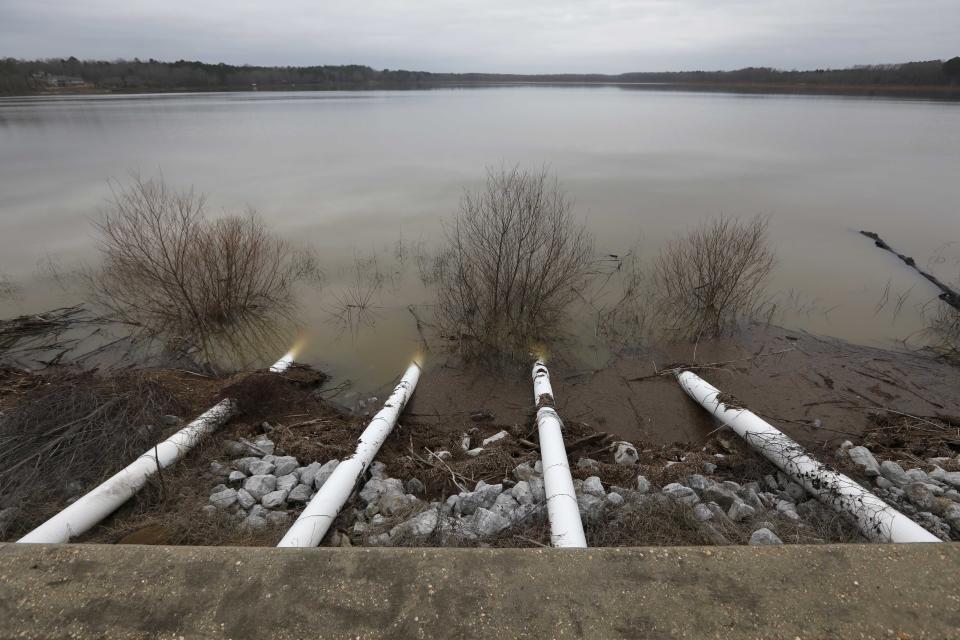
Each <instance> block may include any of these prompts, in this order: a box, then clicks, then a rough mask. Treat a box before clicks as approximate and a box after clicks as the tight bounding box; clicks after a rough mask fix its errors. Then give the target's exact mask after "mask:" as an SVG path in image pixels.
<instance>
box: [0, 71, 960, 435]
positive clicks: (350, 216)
mask: <svg viewBox="0 0 960 640" xmlns="http://www.w3.org/2000/svg"><path fill="white" fill-rule="evenodd" d="M958 148H960V104H957V103H950V102H935V101H926V100H899V99H883V98H848V97H823V96H795V95H794V96H784V95H734V94H724V93H685V92H660V91H643V92H637V91H628V90H623V89H620V88H616V87H602V88H601V87H500V88H483V89H469V90H465V89H444V90H428V91H401V92H381V91H378V92H319V93H317V92H304V93H259V94H258V93H236V94H190V95H137V96H75V97H49V98H5V99H0V193H2V195H3V197H2V198H0V274H2V275H3V276H4V278H6V279H8V280H10V281H12V282H13V284H14V285H15V286H16V291H15V295H13V296H10V297H6V298H4V299H2V300H0V315H2V316H5V317H6V316H10V315H13V314H18V313H28V312H35V311H40V310H43V309H46V308H49V307H52V306H56V305H61V304H65V303H69V302H73V301H75V300H76V299H77V297H78V295H77V293H76V292H75V291H71V290H67V291H64V290H63V289H61V288H60V287H59V286H58V284H57V282H56V281H55V280H54V279H53V278H52V277H51V276H50V273H51V269H50V266H51V265H54V266H55V268H56V269H57V270H59V271H60V272H61V273H67V274H68V273H69V272H70V271H71V270H72V269H75V268H76V267H77V266H79V265H80V264H81V263H83V262H91V261H94V260H95V259H96V251H95V241H96V239H95V237H94V236H93V234H92V231H91V226H90V223H89V218H90V217H93V216H96V215H97V213H98V211H99V210H100V209H101V208H102V207H103V206H104V204H105V201H106V199H107V197H108V196H109V186H108V181H111V180H117V181H120V182H123V181H125V180H126V178H127V176H128V174H129V173H130V172H131V171H139V172H141V173H142V174H143V175H144V176H146V177H156V176H158V175H160V174H161V173H162V175H163V176H164V177H165V178H166V180H167V181H168V182H169V183H171V184H173V185H176V186H189V185H193V186H195V187H196V189H198V190H200V191H204V192H206V193H207V194H208V195H209V198H210V210H211V211H212V212H213V213H219V212H220V211H221V210H223V209H230V210H239V209H242V208H243V207H245V206H247V205H249V206H252V207H254V208H256V209H257V210H258V211H259V212H260V213H261V215H262V216H263V217H264V219H265V220H266V221H267V222H268V224H269V225H270V226H271V227H272V228H274V229H275V230H276V231H278V232H279V233H280V234H282V235H283V236H284V237H286V238H289V239H291V240H293V241H294V242H297V243H301V244H304V245H310V246H313V247H315V248H317V249H318V250H319V251H320V253H321V255H322V266H323V267H324V269H325V271H326V275H327V283H326V286H325V287H324V288H323V290H321V291H317V290H313V289H309V290H304V291H303V293H302V296H301V298H302V300H301V302H302V306H301V310H300V318H299V319H300V321H301V323H302V325H303V326H304V337H305V345H306V346H305V348H304V349H303V351H302V352H301V354H300V358H301V359H302V360H304V361H306V362H310V363H312V364H315V365H317V366H320V367H322V368H324V369H325V370H329V371H331V372H332V374H333V376H334V381H335V382H337V381H342V380H344V379H351V380H352V381H353V382H354V383H355V388H356V389H358V390H360V391H363V392H367V391H369V390H370V389H375V388H379V387H381V386H382V385H384V384H385V383H387V382H388V381H389V380H391V379H392V378H393V377H394V376H395V375H397V374H398V373H399V372H400V371H402V369H403V367H404V366H405V364H406V363H407V362H408V360H409V358H410V356H411V354H412V353H413V352H414V351H415V350H416V348H417V345H418V342H419V337H418V334H417V332H416V330H415V320H414V318H413V315H412V314H411V313H410V312H409V311H408V305H411V304H414V305H418V306H417V309H419V312H420V313H423V314H426V315H429V305H430V302H431V293H430V291H429V290H428V289H426V288H424V287H423V286H422V284H421V283H420V282H419V278H418V260H417V258H418V256H419V255H421V254H422V253H423V252H425V251H429V250H430V248H431V247H433V246H435V245H436V243H437V242H438V241H439V240H440V238H441V236H442V233H441V229H440V223H441V221H442V220H444V219H449V217H450V216H451V215H452V214H454V213H455V212H456V211H457V208H458V202H459V198H460V195H461V193H462V189H464V188H475V187H477V186H479V185H480V184H481V182H482V180H483V176H484V167H485V166H487V165H501V164H505V165H508V166H510V165H513V164H514V163H519V164H521V165H524V166H528V167H539V166H541V165H543V164H546V165H548V166H549V168H550V169H551V170H552V171H553V172H555V173H556V174H557V176H558V177H559V178H560V179H561V181H562V184H563V186H564V187H565V188H566V189H567V190H568V191H569V193H570V195H571V196H572V197H573V198H574V200H575V202H576V211H577V212H578V215H579V216H581V218H582V219H584V220H585V222H586V223H587V224H588V226H589V228H590V230H591V231H592V232H593V233H594V234H595V235H596V238H597V254H598V257H599V256H602V255H605V254H608V253H614V254H618V255H623V254H625V253H626V252H628V251H630V250H631V249H633V250H636V251H637V252H638V253H639V255H640V256H641V259H642V260H643V261H649V259H650V258H651V257H652V255H653V254H655V252H656V250H657V249H658V248H659V247H660V246H661V245H662V244H663V242H664V241H665V240H666V239H667V238H669V237H671V236H672V235H673V234H675V233H678V232H682V231H684V230H686V229H688V228H690V227H691V226H692V225H694V224H696V223H697V222H698V221H700V220H703V219H705V218H709V217H711V216H716V215H718V214H727V215H746V216H752V215H755V214H761V215H767V216H769V217H770V233H771V239H772V242H773V245H774V247H775V250H776V253H777V257H778V267H777V270H776V272H775V274H774V277H773V281H772V283H771V290H772V291H773V292H775V294H776V296H777V302H778V306H779V310H780V311H779V314H778V318H777V321H778V322H779V323H781V324H784V325H786V326H788V327H791V328H794V329H803V330H807V331H810V332H813V333H816V334H824V335H832V336H837V337H840V338H844V339H846V340H850V341H853V342H857V343H860V344H868V345H879V344H887V343H889V342H890V341H893V340H902V339H908V338H910V339H913V338H915V337H916V336H917V335H918V334H917V332H918V331H919V330H920V329H921V328H922V327H923V323H924V321H923V318H922V314H921V310H922V307H923V305H925V304H927V303H929V301H930V300H931V299H932V298H933V297H934V295H935V293H936V292H935V291H933V290H932V288H931V287H930V286H929V285H928V284H927V283H926V282H923V281H922V280H920V279H919V278H918V276H917V275H916V274H915V273H913V272H911V271H910V270H908V269H907V268H905V267H904V265H902V264H901V263H900V262H899V261H898V260H897V259H896V258H895V257H893V256H891V255H889V254H887V253H885V252H882V251H879V250H878V249H876V248H874V247H873V246H872V244H871V243H870V241H868V240H867V239H865V238H863V237H861V236H859V235H858V234H856V233H855V230H857V229H861V228H867V229H871V230H874V231H877V232H879V233H880V234H881V235H882V236H883V237H884V238H886V239H887V240H888V241H889V242H890V243H891V244H892V245H893V246H895V247H896V248H897V249H898V250H900V251H902V252H904V253H907V254H908V255H912V256H914V257H915V258H917V260H918V263H920V264H922V265H924V266H926V267H928V268H929V269H930V270H931V271H932V272H934V273H935V274H936V275H937V276H938V277H940V278H941V279H943V280H944V281H954V280H956V278H957V275H958V273H960V247H958V245H956V244H953V243H955V242H956V241H957V240H960V215H958V214H960V212H958V210H957V206H958V205H957V203H958V202H960V181H957V180H956V175H957V170H958V168H960V165H958V162H960V158H958V155H957V149H958ZM374 258H375V261H374V260H373V259H374ZM358 260H359V261H360V263H361V264H362V265H363V270H364V271H365V272H370V271H372V272H375V273H376V274H377V277H378V279H379V281H380V282H381V284H380V286H378V287H377V288H376V291H375V295H373V297H372V301H371V305H370V308H369V312H368V313H366V314H364V317H363V318H362V319H357V320H356V321H355V322H354V323H353V324H350V323H347V324H344V323H342V322H338V320H337V318H336V316H337V308H338V306H339V305H340V303H341V302H342V300H344V299H345V298H346V297H348V295H349V292H350V291H351V290H352V289H353V288H354V287H355V284H356V280H357V275H356V264H357V261H358ZM901 301H902V304H899V305H898V303H899V302H901ZM593 320H594V319H593V318H592V316H591V315H590V314H589V313H581V314H580V315H578V316H577V317H576V318H574V322H573V323H572V325H571V327H569V331H570V332H571V334H572V335H573V336H574V339H573V340H571V341H570V342H569V344H567V345H565V346H564V347H563V348H564V349H565V350H566V353H565V354H564V356H565V357H566V359H569V360H572V361H575V363H574V366H573V367H572V368H574V369H576V368H581V369H596V368H599V367H600V366H602V365H603V364H605V363H607V362H608V361H610V359H611V355H612V354H611V353H610V351H609V349H608V348H607V347H606V345H604V344H602V341H598V340H596V339H595V331H596V325H595V322H594V321H593ZM290 339H291V340H292V339H293V338H292V336H291V338H290ZM718 348H720V347H718ZM701 355H704V356H705V354H701ZM433 364H438V362H436V361H434V363H433ZM645 366H646V365H644V364H643V363H635V364H631V365H629V367H633V368H632V369H630V371H629V372H628V373H626V374H624V375H633V374H635V373H638V372H642V371H643V370H644V367H645ZM623 367H628V365H625V364H623V363H620V362H618V363H617V364H615V368H614V369H613V370H611V371H610V372H608V373H605V374H602V375H600V376H599V377H600V381H597V382H594V383H592V384H593V387H592V390H591V392H590V393H596V394H597V395H596V396H595V398H596V399H595V400H593V401H592V402H591V403H590V405H589V407H588V406H587V404H585V403H586V400H584V401H583V402H584V404H581V405H576V407H577V409H576V410H577V412H580V411H583V412H587V411H590V410H594V411H595V412H596V414H597V415H605V416H608V418H607V419H608V420H609V421H611V422H613V421H618V422H619V423H625V421H626V418H628V417H630V416H632V415H633V409H632V408H630V409H629V410H627V409H624V408H623V407H620V406H619V405H617V403H616V402H612V403H611V402H606V401H604V400H603V399H602V398H603V397H604V396H603V394H604V393H607V392H610V390H612V389H616V388H618V385H622V384H623V383H622V381H621V380H620V378H619V377H618V376H619V375H620V373H623V372H622V370H621V369H622V368H623ZM831 375H832V374H831ZM594 378H596V376H595V377H594ZM605 378H608V379H605ZM474 383H475V384H476V385H479V386H478V387H477V389H478V391H475V392H474V391H471V395H472V394H474V393H480V394H482V391H479V389H482V388H483V385H484V384H490V382H489V381H485V380H483V379H482V378H481V379H479V380H474ZM660 386H663V387H664V388H667V387H668V386H669V385H668V383H666V382H663V381H657V382H652V383H646V386H645V387H644V389H657V388H658V387H660ZM573 388H574V389H581V388H582V389H587V388H591V387H590V385H589V384H586V386H584V385H580V386H574V387H573ZM443 393H447V392H446V391H444V390H443V389H442V388H440V389H436V390H434V389H431V388H429V387H428V386H426V385H425V387H424V388H423V389H421V391H420V395H421V398H430V397H431V396H434V395H435V396H437V397H439V395H440V394H443ZM645 393H646V391H645ZM771 393H772V390H771ZM638 401H639V402H641V403H643V402H645V401H644V400H643V399H640V400H638ZM504 402H506V400H505V401H504ZM510 402H511V403H513V404H519V405H520V406H524V407H525V406H526V405H527V398H526V391H525V390H524V391H523V392H522V393H521V391H520V388H519V387H518V389H517V394H516V397H515V398H513V399H511V400H510ZM571 402H573V400H571ZM435 404H440V402H439V400H437V402H436V403H435ZM595 405H599V406H595ZM606 405H617V406H618V408H617V409H613V408H610V407H609V406H606ZM638 411H640V412H641V413H643V415H644V416H646V418H645V420H646V421H647V423H648V424H647V427H646V428H647V429H648V430H653V431H652V432H656V433H658V434H661V433H662V434H663V435H662V437H664V438H667V437H670V436H672V435H676V436H677V437H681V436H688V437H689V436H690V435H693V434H695V433H696V432H697V431H696V430H697V429H700V430H702V429H705V428H707V426H706V425H705V424H704V423H703V420H702V418H695V417H694V416H690V418H691V420H690V424H691V425H692V426H686V427H684V428H685V429H687V430H688V431H689V430H693V431H691V432H690V433H685V432H684V430H683V429H680V428H679V427H678V429H679V430H678V431H677V432H676V433H675V434H674V433H669V432H668V431H669V429H668V428H667V427H662V426H660V425H661V424H662V422H663V421H662V420H660V419H658V418H657V416H658V413H657V411H656V409H655V408H650V407H645V406H644V407H638ZM658 437H659V436H658Z"/></svg>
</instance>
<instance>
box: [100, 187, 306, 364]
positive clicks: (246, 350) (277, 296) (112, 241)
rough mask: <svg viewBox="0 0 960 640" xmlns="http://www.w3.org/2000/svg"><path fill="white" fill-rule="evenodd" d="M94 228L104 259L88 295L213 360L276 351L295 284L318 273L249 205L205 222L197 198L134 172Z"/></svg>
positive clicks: (132, 321)
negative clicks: (239, 213)
mask: <svg viewBox="0 0 960 640" xmlns="http://www.w3.org/2000/svg"><path fill="white" fill-rule="evenodd" d="M96 228H97V231H98V232H99V234H100V251H101V254H102V257H103V260H102V263H101V265H100V266H99V267H98V268H97V269H95V270H93V271H90V272H88V273H87V275H86V281H87V284H88V288H89V290H90V292H91V294H92V297H93V298H94V300H95V301H96V302H97V303H99V304H100V305H102V306H103V307H105V308H106V309H107V310H109V312H110V313H111V314H112V315H114V316H115V317H116V318H117V319H119V320H122V321H124V322H127V323H129V324H131V325H132V326H135V327H137V328H138V330H139V331H141V332H143V333H146V334H148V335H150V336H157V337H163V338H164V339H166V341H167V343H168V344H178V345H179V346H181V347H182V346H188V347H191V348H194V349H197V348H198V349H200V350H201V351H202V352H203V353H204V354H205V355H206V359H207V360H208V361H210V362H213V363H221V364H222V363H224V359H226V360H227V361H228V362H230V363H232V364H238V362H237V361H238V359H244V358H249V357H253V356H256V355H261V354H262V353H263V352H264V351H269V352H271V353H272V352H273V351H276V350H277V347H278V346H282V345H280V344H277V343H278V342H279V343H282V342H284V339H283V338H281V337H280V336H279V334H278V327H279V326H281V325H282V324H283V323H284V322H286V321H289V320H291V319H292V315H291V313H292V310H293V308H294V307H295V298H294V285H295V284H296V283H297V282H298V281H301V280H304V279H317V278H319V270H318V268H317V266H316V264H315V261H314V259H313V257H312V255H311V254H310V253H307V252H304V251H299V250H296V249H294V248H292V247H291V246H290V245H289V243H287V242H285V241H284V240H282V239H280V238H278V237H276V236H274V235H273V234H272V233H270V232H269V231H268V230H267V229H266V227H265V226H264V224H263V222H262V221H261V220H260V219H259V218H258V217H257V216H256V214H255V213H254V212H253V211H252V210H251V211H248V212H246V213H245V214H244V215H242V216H226V217H222V218H218V219H209V218H208V217H207V215H206V212H205V198H204V197H203V196H202V195H197V194H195V193H194V192H193V191H192V190H191V191H183V192H180V191H175V190H172V189H170V188H168V187H167V185H166V184H164V183H163V182H162V181H153V180H147V181H144V180H142V179H139V178H137V179H135V180H134V181H133V182H132V183H131V184H130V185H129V186H128V187H126V188H121V189H119V190H117V191H115V193H114V198H113V200H112V202H111V206H110V208H109V210H108V211H106V212H105V213H104V215H103V217H102V219H101V220H100V221H98V222H97V223H96Z"/></svg>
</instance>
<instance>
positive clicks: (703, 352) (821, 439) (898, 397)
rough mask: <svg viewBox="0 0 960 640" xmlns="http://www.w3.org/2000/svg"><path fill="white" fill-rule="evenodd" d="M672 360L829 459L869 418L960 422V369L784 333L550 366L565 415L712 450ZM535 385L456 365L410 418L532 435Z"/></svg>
mask: <svg viewBox="0 0 960 640" xmlns="http://www.w3.org/2000/svg"><path fill="white" fill-rule="evenodd" d="M675 363H685V364H687V365H690V368H691V370H693V371H694V372H696V373H697V374H698V375H700V376H701V377H703V378H704V379H705V380H707V381H708V382H710V383H711V384H713V385H715V386H716V387H717V388H719V389H720V390H721V391H723V392H725V393H728V394H731V395H732V396H734V397H735V398H737V400H739V401H740V402H741V403H742V404H743V406H745V407H747V408H749V409H750V410H751V411H753V412H754V413H757V414H758V415H760V416H762V417H764V418H766V419H768V420H769V421H770V422H772V423H773V424H775V425H777V426H778V427H779V428H781V429H782V430H783V431H784V432H786V433H787V434H789V435H790V436H791V437H793V438H794V439H796V440H798V441H799V442H800V443H802V444H804V445H805V446H808V447H812V448H813V449H814V451H824V450H826V451H830V452H831V453H832V451H833V450H834V449H836V447H837V445H838V444H839V443H840V442H842V441H843V440H848V439H849V440H853V441H855V442H857V441H858V438H859V436H860V434H861V433H862V432H863V430H864V429H865V428H866V427H867V425H868V416H869V415H870V414H871V413H879V414H886V415H888V416H890V417H897V416H899V415H900V414H901V413H902V414H910V415H914V416H929V417H945V418H948V419H951V420H952V421H960V394H958V393H957V390H958V389H960V368H957V367H954V366H950V365H948V364H944V363H942V362H938V361H936V360H934V359H932V358H930V357H928V356H926V355H915V354H906V353H899V352H893V351H888V350H883V349H876V348H872V347H865V346H861V345H855V344H852V343H849V342H846V341H843V340H839V339H834V338H821V337H817V336H813V335H810V334H807V333H804V332H800V331H792V330H787V329H781V328H777V327H769V328H768V327H755V328H753V329H750V330H748V331H745V332H744V333H742V334H740V335H738V336H737V337H736V338H728V339H722V340H714V341H710V342H706V343H701V344H699V345H692V344H672V345H662V346H661V347H659V348H651V349H649V350H646V351H643V352H638V353H634V354H632V355H630V356H628V357H620V358H617V359H616V360H614V361H613V362H612V363H611V364H610V365H609V366H606V367H604V368H601V369H597V370H589V369H577V368H574V367H571V366H569V365H557V366H554V367H551V380H552V383H553V389H554V393H555V396H556V400H557V409H558V411H559V412H560V415H561V416H562V417H563V418H564V419H566V420H576V421H578V422H585V423H587V424H589V425H590V426H591V427H593V428H594V429H596V430H598V431H606V432H609V433H611V434H615V435H617V436H619V437H620V438H623V439H625V440H630V441H633V442H645V443H649V444H651V445H664V444H670V443H674V442H684V443H694V444H697V443H700V444H704V443H706V441H707V440H708V438H709V436H710V435H711V434H713V433H715V430H716V429H717V426H718V425H717V424H716V423H715V422H714V420H713V417H712V416H711V415H710V414H709V413H707V412H706V411H704V410H703V409H702V408H701V407H700V405H699V404H697V403H695V402H694V401H692V400H691V399H690V398H689V397H688V396H687V395H686V394H685V393H684V392H683V391H682V390H681V388H680V385H679V384H677V382H676V380H675V379H674V377H673V376H672V375H670V374H669V373H668V374H666V375H657V373H658V372H661V373H662V372H663V370H664V369H665V368H666V367H668V366H671V365H672V364H675ZM529 380H530V378H529V376H528V375H525V372H519V371H516V372H512V373H505V374H503V375H501V376H499V377H492V376H490V375H489V374H487V373H486V372H484V371H478V370H475V369H472V368H469V367H467V368H460V367H459V366H458V365H457V364H455V363H451V364H448V365H447V366H441V367H438V368H436V369H434V370H432V371H430V372H428V373H427V374H426V375H425V376H424V377H423V378H422V380H421V384H420V386H419V388H418V390H417V393H416V394H415V396H414V398H413V400H412V402H411V404H410V405H409V408H408V413H411V414H413V416H414V417H415V418H416V419H417V420H419V421H425V422H428V423H434V424H438V425H446V426H447V428H448V429H451V430H463V429H467V428H469V427H470V426H472V425H471V423H472V419H471V414H474V413H477V412H481V413H488V414H491V415H492V416H493V421H494V422H496V423H498V424H507V425H514V424H515V425H528V426H529V428H530V429H533V428H534V427H533V421H532V407H533V398H532V388H531V385H530V382H529ZM888 410H892V411H888ZM603 456H605V457H610V454H609V453H604V454H603Z"/></svg>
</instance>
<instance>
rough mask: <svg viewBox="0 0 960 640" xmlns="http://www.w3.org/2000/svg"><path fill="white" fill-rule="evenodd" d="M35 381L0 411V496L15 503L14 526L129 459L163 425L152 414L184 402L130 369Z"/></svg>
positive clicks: (30, 521)
mask: <svg viewBox="0 0 960 640" xmlns="http://www.w3.org/2000/svg"><path fill="white" fill-rule="evenodd" d="M40 380H42V382H41V383H39V384H33V385H32V386H27V388H26V390H25V392H24V393H23V394H22V395H21V396H20V397H19V398H18V400H17V402H16V404H14V405H13V406H12V407H10V408H9V409H7V410H6V411H5V412H4V414H3V417H2V418H0V496H2V506H4V507H6V506H13V507H21V513H22V514H23V517H22V519H21V522H20V523H19V524H20V526H21V528H22V529H26V528H29V527H30V526H32V525H35V524H38V523H39V522H40V521H42V519H43V518H44V516H45V515H46V513H47V512H48V511H49V510H50V509H55V505H58V504H59V505H62V502H63V500H64V499H66V498H68V497H70V496H71V495H74V494H76V493H78V492H80V491H81V490H83V491H85V490H88V489H89V488H90V487H91V486H93V485H95V484H96V483H98V482H99V481H101V480H102V479H104V478H106V477H109V476H110V475H112V474H113V473H116V472H117V471H118V470H120V469H121V468H123V467H124V466H126V465H127V464H129V463H130V461H132V460H133V459H135V458H136V457H137V456H139V455H140V454H142V453H143V452H144V451H145V450H146V449H147V448H148V447H149V446H151V445H152V444H155V443H156V442H157V441H158V440H160V439H162V435H163V434H164V433H165V432H166V431H169V430H170V427H165V426H162V424H161V421H160V417H161V416H162V415H165V414H180V413H182V409H183V408H184V407H183V405H182V404H181V403H180V402H179V401H178V400H177V399H176V398H175V397H174V396H173V395H172V394H170V393H169V392H168V391H167V390H166V389H165V388H164V387H162V386H161V385H159V384H156V383H155V382H152V381H150V380H148V379H146V378H145V377H144V376H142V375H140V374H137V373H129V374H123V375H116V376H110V377H100V376H98V375H96V374H95V373H81V374H76V373H60V374H55V375H51V376H43V377H41V378H40ZM19 382H21V383H22V380H21V381H19ZM61 508H62V507H61Z"/></svg>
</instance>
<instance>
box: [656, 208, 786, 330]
mask: <svg viewBox="0 0 960 640" xmlns="http://www.w3.org/2000/svg"><path fill="white" fill-rule="evenodd" d="M773 266H774V256H773V253H772V252H771V250H770V249H769V248H768V247H767V221H766V219H764V218H761V217H754V218H751V219H749V220H738V219H735V218H723V217H721V218H717V219H714V220H710V221H707V222H705V223H703V224H701V225H700V226H698V227H696V228H695V229H693V230H692V231H690V232H689V233H687V234H686V235H684V236H680V237H677V238H675V239H674V240H672V241H670V242H669V243H667V245H666V246H664V248H663V249H662V250H661V251H660V254H659V256H658V257H657V260H656V262H655V263H654V267H653V301H654V306H655V309H654V311H655V313H656V315H657V317H658V325H659V326H661V327H663V328H664V329H666V330H667V332H668V333H670V334H671V335H673V336H675V337H684V338H689V339H691V340H695V339H699V338H710V337H715V336H719V335H721V334H723V333H725V332H727V331H729V330H731V329H732V328H734V327H735V326H736V325H737V324H738V323H739V322H741V321H744V320H753V319H757V318H758V317H759V316H761V315H763V314H764V313H767V312H769V311H771V310H772V308H771V307H770V305H769V304H768V301H767V300H766V298H765V296H764V288H765V286H766V283H767V280H768V278H769V276H770V272H771V271H772V270H773Z"/></svg>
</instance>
